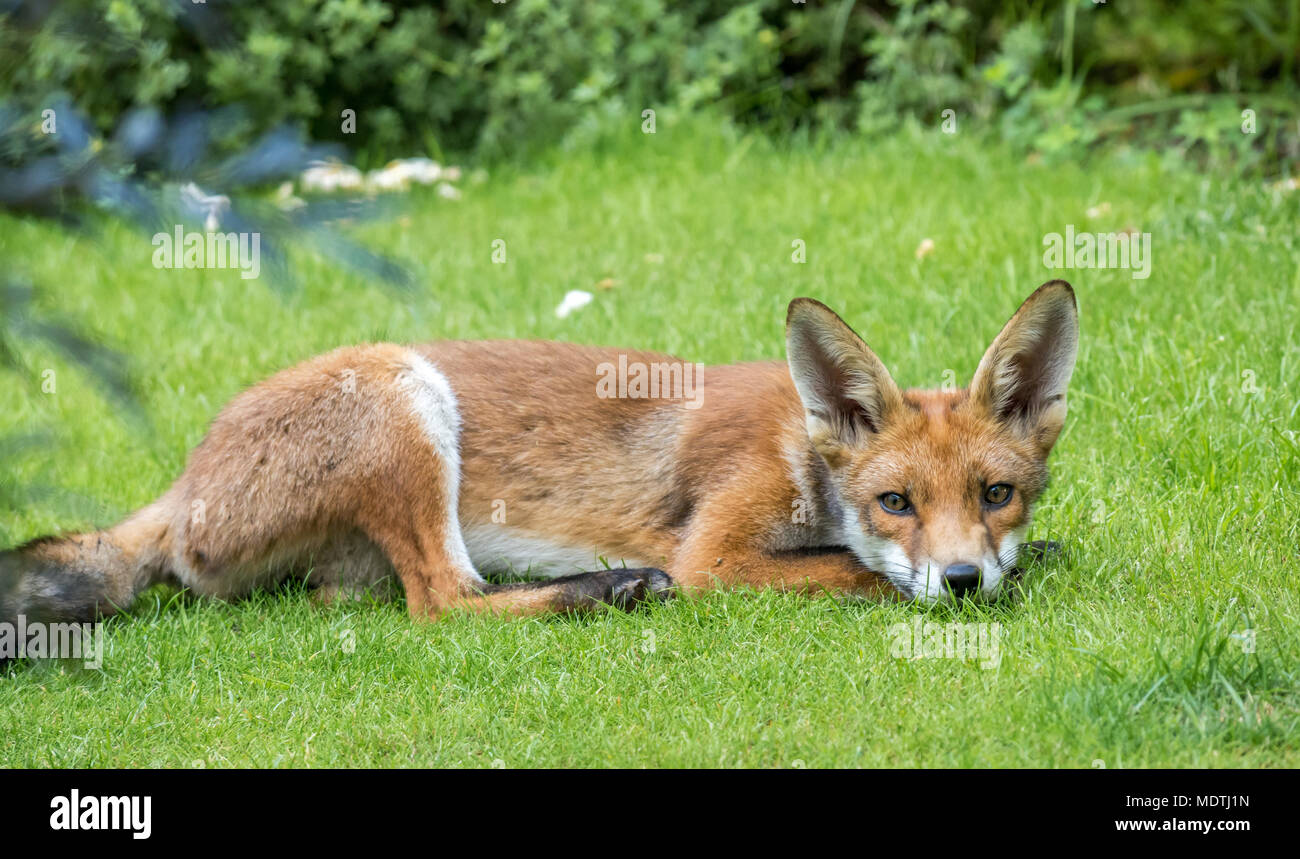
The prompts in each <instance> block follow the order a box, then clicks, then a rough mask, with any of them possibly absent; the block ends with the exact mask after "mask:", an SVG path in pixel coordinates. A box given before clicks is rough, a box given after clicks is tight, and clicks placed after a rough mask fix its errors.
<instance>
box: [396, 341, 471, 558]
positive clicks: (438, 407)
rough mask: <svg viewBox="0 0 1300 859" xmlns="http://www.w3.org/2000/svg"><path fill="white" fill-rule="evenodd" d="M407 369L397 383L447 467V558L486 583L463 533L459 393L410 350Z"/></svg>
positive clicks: (444, 486) (440, 470) (444, 489)
mask: <svg viewBox="0 0 1300 859" xmlns="http://www.w3.org/2000/svg"><path fill="white" fill-rule="evenodd" d="M407 361H408V363H407V368H406V370H405V371H404V372H401V373H399V374H398V377H397V382H398V384H399V385H400V386H401V387H402V388H403V390H404V391H405V392H406V393H407V395H408V396H409V397H410V401H411V409H412V410H413V411H414V412H415V416H416V417H417V418H419V420H420V426H421V427H422V428H423V429H424V434H425V435H426V436H427V437H428V439H429V442H430V444H432V445H433V450H434V453H435V454H436V455H437V457H438V459H439V460H441V462H442V465H443V467H442V468H440V469H439V473H440V474H442V475H443V485H442V490H443V494H444V497H445V498H447V499H448V510H447V528H446V536H445V538H444V549H445V551H446V553H447V557H448V558H450V559H451V562H452V563H453V564H455V565H456V567H457V568H458V569H459V570H460V572H461V573H463V574H464V575H465V576H467V577H469V578H471V579H473V580H475V581H478V582H482V581H483V578H482V577H481V576H479V574H478V573H477V572H476V571H475V570H474V564H473V562H472V561H471V559H470V553H469V550H468V549H467V548H466V547H465V539H464V537H463V536H462V535H461V531H460V518H459V516H458V514H457V499H458V498H459V497H460V426H461V421H460V408H459V407H458V406H457V404H456V394H455V393H454V392H453V391H452V389H451V384H450V383H449V382H448V381H447V377H446V376H444V375H443V374H442V373H441V372H440V371H439V370H438V368H437V367H435V366H434V365H433V364H432V363H430V362H429V361H428V360H426V359H425V358H424V357H423V356H421V355H419V354H417V353H415V352H412V351H408V352H407Z"/></svg>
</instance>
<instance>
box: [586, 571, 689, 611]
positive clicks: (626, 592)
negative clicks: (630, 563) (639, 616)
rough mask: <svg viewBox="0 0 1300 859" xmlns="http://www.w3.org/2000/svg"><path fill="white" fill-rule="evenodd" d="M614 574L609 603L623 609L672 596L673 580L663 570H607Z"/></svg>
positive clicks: (608, 598)
mask: <svg viewBox="0 0 1300 859" xmlns="http://www.w3.org/2000/svg"><path fill="white" fill-rule="evenodd" d="M606 572H608V573H610V574H612V576H613V580H612V581H611V582H610V589H609V594H608V595H607V598H606V599H604V600H602V602H607V603H609V604H610V605H612V606H617V607H618V608H621V609H630V608H632V607H633V606H635V605H636V604H637V603H642V602H650V601H654V600H659V601H662V600H666V599H668V598H670V597H671V596H672V587H673V580H672V579H671V578H669V577H668V574H667V573H665V572H664V571H663V570H656V569H654V568H653V567H640V568H638V569H635V570H607V571H606Z"/></svg>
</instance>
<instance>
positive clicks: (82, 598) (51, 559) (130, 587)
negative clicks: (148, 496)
mask: <svg viewBox="0 0 1300 859" xmlns="http://www.w3.org/2000/svg"><path fill="white" fill-rule="evenodd" d="M168 530H169V528H168V523H167V521H166V519H165V517H164V516H163V515H162V508H161V505H159V504H154V505H151V506H149V507H146V508H144V509H143V510H140V511H139V512H138V513H136V514H135V515H133V516H131V517H130V518H129V519H127V520H126V521H125V522H123V523H122V524H120V525H118V526H116V527H114V528H110V529H108V530H107V531H92V532H87V533H84V534H71V535H67V536H61V537H41V538H40V539H37V540H33V541H31V542H30V543H27V544H25V545H22V546H19V547H18V548H16V549H11V550H8V551H5V552H0V623H16V622H17V619H18V617H19V615H23V616H25V617H26V619H27V620H28V621H39V622H43V623H88V622H90V621H93V620H95V618H96V617H97V616H99V615H110V614H113V613H114V612H116V611H118V610H120V609H124V608H126V607H127V606H129V605H130V604H131V601H132V600H133V599H134V598H135V595H136V594H137V593H139V592H140V591H141V590H142V589H143V588H145V587H148V586H149V585H150V584H152V583H154V582H156V581H160V580H162V579H163V578H165V577H166V576H167V567H168V549H167V544H168Z"/></svg>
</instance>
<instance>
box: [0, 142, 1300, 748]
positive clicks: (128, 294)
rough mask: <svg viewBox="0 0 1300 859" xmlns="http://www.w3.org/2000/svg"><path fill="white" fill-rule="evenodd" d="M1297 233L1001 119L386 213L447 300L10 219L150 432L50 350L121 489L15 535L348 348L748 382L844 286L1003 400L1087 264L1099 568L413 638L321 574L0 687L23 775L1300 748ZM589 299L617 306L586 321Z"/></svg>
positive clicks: (180, 612) (89, 507)
mask: <svg viewBox="0 0 1300 859" xmlns="http://www.w3.org/2000/svg"><path fill="white" fill-rule="evenodd" d="M1297 223H1300V194H1297V193H1295V192H1292V193H1289V194H1287V193H1282V192H1276V191H1270V190H1267V189H1265V187H1264V186H1263V184H1262V183H1260V182H1258V181H1230V180H1228V179H1226V178H1216V177H1215V176H1213V175H1209V176H1207V175H1203V174H1201V173H1200V172H1198V171H1196V170H1195V168H1194V166H1193V165H1186V166H1180V165H1176V164H1174V165H1171V164H1169V163H1168V162H1162V161H1161V160H1159V159H1157V158H1154V157H1150V156H1144V155H1142V154H1140V153H1125V152H1115V153H1112V154H1103V155H1099V156H1097V157H1096V158H1095V160H1094V161H1093V162H1092V163H1091V164H1089V165H1086V166H1080V165H1063V164H1051V163H1043V162H1037V161H1033V160H1030V161H1026V160H1025V159H1024V158H1023V157H1018V156H1013V155H1011V154H1009V153H1007V152H1006V151H1004V150H1002V149H1001V148H999V147H998V146H997V145H994V144H989V143H981V142H979V141H978V140H975V139H970V138H967V137H962V136H955V137H948V136H943V135H935V136H929V135H909V134H900V135H898V136H897V137H895V138H894V139H892V140H891V141H890V142H886V143H878V144H870V145H869V144H866V143H861V142H855V141H849V140H838V141H831V142H828V143H814V142H809V141H804V142H802V143H800V144H798V145H791V146H776V145H773V144H770V143H768V142H766V141H765V140H763V139H760V138H754V137H747V136H738V135H736V134H733V133H729V132H723V131H718V130H716V129H715V128H713V127H711V126H709V125H702V124H690V125H680V126H675V125H673V124H672V123H667V122H663V123H660V126H659V129H658V133H657V134H655V135H641V134H636V135H635V136H634V137H627V138H617V139H611V140H607V141H604V142H602V143H598V144H593V148H592V149H591V150H590V151H575V152H571V153H565V152H561V153H558V154H556V155H554V156H552V157H551V158H550V159H549V160H548V161H546V162H542V163H537V164H534V165H533V166H531V167H530V168H528V169H527V170H522V169H521V170H512V169H501V170H499V171H494V172H493V174H492V175H491V176H490V177H489V178H488V179H487V180H486V181H484V182H481V183H472V182H471V183H466V184H465V193H464V198H463V199H462V200H459V201H448V200H443V199H440V198H438V197H436V196H435V195H433V194H432V193H424V192H417V193H416V194H415V195H414V196H413V198H412V200H411V209H410V211H409V213H408V214H407V215H406V216H405V217H403V218H402V219H398V220H391V221H388V222H385V223H382V224H366V225H362V226H360V227H357V228H356V229H355V234H356V235H357V236H358V237H360V238H362V239H364V240H365V241H366V242H368V243H369V244H371V245H372V246H374V247H376V248H380V249H383V250H386V251H389V252H391V253H393V254H396V255H398V256H401V257H405V258H407V259H409V260H412V261H413V263H414V268H415V271H416V279H417V283H418V287H417V289H416V291H415V293H414V294H413V295H400V294H396V293H394V292H391V291H387V290H386V289H384V288H383V287H380V286H375V285H371V284H369V283H367V282H365V281H363V280H361V279H360V278H359V277H357V276H354V275H350V274H347V273H344V272H340V270H338V269H337V268H335V267H332V266H330V265H327V264H326V263H324V262H323V261H321V260H318V259H313V258H310V257H307V256H305V255H303V256H300V257H299V258H298V259H297V260H296V271H297V273H298V275H299V281H300V286H299V288H298V290H297V291H295V292H291V293H288V294H284V293H281V292H277V291H276V290H274V289H272V288H269V287H268V286H267V285H266V284H265V283H264V282H255V281H246V280H242V279H240V277H239V275H238V272H237V271H218V270H209V271H184V270H160V269H155V268H153V266H152V265H151V262H150V260H151V254H152V251H153V248H152V247H151V245H150V241H149V237H148V236H146V235H142V234H140V233H137V232H133V231H130V230H128V229H126V228H125V227H122V226H120V225H113V224H110V225H106V226H105V228H104V229H103V231H102V233H101V234H100V235H99V236H98V237H96V238H92V237H90V236H78V235H74V234H71V233H69V232H67V231H66V230H64V229H62V228H59V227H55V226H51V225H50V224H48V223H36V222H27V221H21V220H16V219H13V218H8V217H3V218H0V254H2V255H3V258H4V259H5V260H6V268H7V269H8V270H9V271H10V272H17V273H22V274H24V275H26V276H28V277H30V278H31V279H32V280H34V281H35V282H37V283H40V284H45V285H47V286H48V289H47V292H46V293H45V295H44V297H43V298H42V301H43V302H44V306H45V307H46V308H47V309H50V310H53V311H57V312H59V313H61V314H63V315H65V316H67V317H70V318H71V319H73V320H76V321H77V322H78V323H79V324H80V325H81V326H82V327H84V328H85V329H87V330H90V331H94V332H96V334H97V335H98V336H99V337H101V338H102V339H103V340H104V341H105V342H107V343H109V344H111V345H114V346H116V347H118V348H120V349H121V350H123V351H124V352H126V353H128V354H129V355H130V357H131V366H132V369H133V370H134V372H135V375H136V378H137V380H138V383H139V389H140V392H141V400H142V403H143V406H144V411H145V412H146V413H147V415H148V419H149V426H148V427H144V426H142V425H141V424H140V423H139V422H137V421H133V420H131V419H129V418H128V417H126V416H124V415H123V413H122V409H121V407H120V406H119V405H117V404H116V403H115V402H114V401H113V400H112V399H110V398H107V397H105V396H104V395H103V392H102V391H100V390H97V386H96V383H95V382H94V380H93V379H92V378H91V377H89V376H87V375H86V374H84V373H82V372H81V371H80V370H78V369H77V368H76V367H74V366H71V365H69V364H68V363H67V362H65V361H64V360H63V359H62V358H61V357H60V356H59V355H58V354H57V353H55V352H54V351H53V350H51V349H49V348H47V347H46V346H44V345H42V344H40V343H32V344H28V345H27V346H26V347H25V357H26V360H27V363H28V365H29V368H30V374H29V376H19V375H15V374H9V375H7V376H4V377H3V383H2V385H0V436H3V435H5V434H7V433H11V432H15V431H23V432H26V431H30V430H32V429H35V428H45V429H48V430H50V431H52V432H53V433H54V440H53V442H52V444H51V445H50V446H49V447H48V448H43V449H36V450H29V451H26V452H24V453H23V455H21V456H19V457H17V461H10V462H5V463H4V466H3V470H0V480H5V481H14V482H15V483H24V484H26V483H38V484H45V485H56V486H59V487H64V488H66V489H71V490H75V491H76V492H77V493H79V494H80V495H81V496H84V497H85V498H87V499H92V500H93V502H92V503H87V504H81V505H75V504H74V505H71V506H72V507H73V508H75V509H73V510H70V509H69V506H70V505H69V504H68V503H67V502H66V500H60V499H59V498H58V496H54V495H37V496H35V497H34V498H33V499H32V501H31V502H30V503H29V504H28V505H27V506H26V507H25V508H24V509H21V510H0V545H11V544H13V543H16V542H19V541H22V540H25V539H27V538H30V537H33V536H37V535H39V534H42V533H47V532H51V531H60V530H70V529H77V528H85V527H88V526H92V525H104V524H108V523H110V522H111V521H113V520H114V518H115V517H117V516H120V515H122V514H124V513H126V512H128V511H130V510H131V509H133V508H135V507H137V506H139V505H142V504H144V503H146V502H148V501H150V500H152V499H153V498H154V497H156V496H157V495H158V494H159V493H161V492H162V491H163V490H164V489H165V488H166V487H167V485H168V483H169V482H170V481H171V480H172V479H173V478H174V477H175V476H176V475H177V474H178V473H179V472H180V470H181V468H182V466H183V463H184V460H185V456H186V453H187V451H188V450H189V449H190V448H191V447H192V446H193V445H195V444H196V443H197V442H198V441H199V440H200V439H201V438H202V436H203V433H204V430H205V427H206V426H207V424H208V422H209V421H210V420H211V419H212V417H213V416H214V415H215V414H216V412H217V410H218V409H219V408H220V407H221V405H222V404H223V403H224V402H225V401H226V400H227V399H229V398H230V397H231V396H232V395H234V394H235V393H236V392H238V391H239V390H240V389H242V388H243V387H245V386H247V385H249V384H250V383H252V382H254V381H256V380H258V379H260V378H262V377H264V376H266V375H267V374H269V373H271V372H273V371H275V370H276V369H278V368H281V367H284V366H287V365H289V364H291V363H293V362H296V361H298V360H300V359H303V358H306V357H308V356H310V355H313V354H315V353H317V352H320V351H323V350H327V349H330V348H332V347H335V346H338V345H341V344H346V343H356V342H362V341H368V340H398V341H418V340H425V339H435V338H442V337H457V338H474V337H530V338H534V337H537V338H554V339H565V340H573V341H577V342H584V343H604V344H611V345H624V346H629V347H631V346H635V347H642V348H654V349H660V350H665V351H670V352H674V353H677V354H679V355H680V356H682V357H683V358H689V359H692V360H697V361H702V362H704V363H706V364H721V363H726V362H731V361H740V360H748V359H757V358H773V357H780V356H782V355H783V336H782V325H783V322H784V316H785V306H786V304H787V302H788V301H789V300H790V299H791V298H793V297H795V296H800V295H810V296H814V297H817V298H819V299H821V300H822V301H824V302H826V303H828V304H829V305H831V306H832V307H834V308H835V309H837V310H838V311H839V312H840V313H841V314H842V315H843V316H844V317H845V319H847V320H848V321H849V322H850V324H852V325H853V326H854V327H855V328H857V330H858V331H859V332H860V333H861V334H863V336H864V337H865V338H866V340H867V341H868V342H869V343H870V344H871V345H872V347H873V348H874V349H875V351H876V352H877V353H878V354H879V355H880V356H881V357H882V359H883V360H884V361H885V362H886V364H887V365H888V366H889V367H890V369H891V370H892V372H893V374H894V376H895V378H896V379H898V380H899V382H900V383H901V384H905V385H914V386H928V387H937V386H939V385H941V384H942V383H943V382H944V381H945V380H946V379H951V378H953V376H952V372H955V377H956V378H957V379H958V380H959V381H960V383H963V384H964V383H965V381H967V380H968V379H969V376H970V373H971V372H972V371H973V370H974V367H975V365H976V362H977V361H978V359H979V357H980V355H981V354H982V352H983V349H984V348H985V346H986V345H987V344H988V342H989V341H990V340H991V339H992V338H993V336H994V335H995V334H996V333H997V331H998V329H999V327H1000V326H1001V325H1002V323H1003V322H1004V321H1005V320H1006V319H1007V317H1009V316H1010V314H1011V313H1012V311H1013V310H1014V309H1015V308H1016V306H1017V304H1018V303H1019V302H1020V300H1021V299H1023V298H1024V296H1026V295H1028V294H1029V292H1030V291H1031V290H1032V289H1033V288H1034V287H1036V286H1038V285H1039V284H1040V283H1042V282H1043V281H1045V280H1049V279H1051V278H1053V277H1064V278H1065V279H1067V280H1069V281H1070V282H1071V283H1073V284H1074V286H1075V288H1076V290H1077V292H1078V295H1079V302H1080V309H1081V321H1082V343H1081V348H1080V355H1079V362H1078V368H1077V370H1076V372H1075V375H1074V380H1073V382H1072V385H1071V395H1072V396H1071V412H1070V418H1069V421H1068V423H1067V426H1066V429H1065V432H1064V433H1063V435H1062V437H1061V440H1060V442H1059V443H1058V445H1057V448H1056V451H1055V453H1054V455H1053V479H1052V486H1051V488H1050V489H1049V491H1048V493H1047V495H1046V496H1045V497H1044V499H1043V501H1042V502H1041V504H1040V506H1039V509H1038V513H1037V517H1036V521H1035V527H1034V531H1033V533H1032V534H1031V536H1032V537H1039V538H1052V539H1058V540H1061V541H1063V542H1064V543H1065V544H1066V546H1067V548H1068V555H1067V557H1066V558H1064V559H1061V560H1056V561H1052V562H1049V563H1046V564H1044V565H1042V566H1039V567H1037V568H1035V569H1034V570H1032V571H1031V574H1030V576H1029V578H1028V579H1027V581H1026V583H1025V586H1024V588H1023V590H1022V592H1021V594H1020V595H1019V597H1018V598H1017V599H1014V600H1006V601H1003V602H1002V603H999V604H996V605H991V606H973V605H966V606H964V607H962V608H960V609H958V610H952V609H944V608H934V609H929V610H926V609H923V608H920V607H917V606H914V605H909V604H888V605H871V604H856V603H838V602H834V601H830V600H806V599H801V598H799V597H797V596H793V595H786V594H779V593H773V592H761V593H760V592H731V593H717V594H713V595H710V596H708V597H706V598H703V599H700V600H696V601H687V600H679V601H676V602H672V603H669V604H665V605H660V606H654V607H651V608H648V609H645V610H641V611H638V612H635V613H631V614H624V613H619V612H613V611H611V612H603V613H600V614H597V615H593V616H589V617H583V618H558V619H547V620H522V621H519V620H516V621H504V620H498V619H493V618H484V617H469V616H458V617H453V618H450V619H446V620H444V621H441V622H439V623H436V624H420V625H413V624H412V623H411V622H410V621H409V620H408V618H407V616H406V613H405V610H404V607H403V606H402V605H400V604H382V603H376V604H355V605H343V606H334V607H329V608H321V607H318V606H317V605H316V604H315V603H314V602H312V601H311V600H310V598H309V597H308V596H307V595H306V594H305V593H303V592H302V591H301V590H292V589H290V590H286V591H283V592H275V593H266V594H259V595H258V596H257V597H255V598H254V599H252V600H249V601H245V602H243V603H239V604H221V603H206V602H199V601H193V600H189V599H186V598H182V597H179V596H177V595H176V594H174V593H171V592H168V591H165V590H161V589H158V590H154V591H151V592H150V593H149V594H147V595H146V597H145V598H143V599H141V600H140V601H139V602H138V603H137V605H136V607H135V609H134V610H133V611H132V612H131V613H130V614H129V615H126V616H123V617H119V618H115V619H114V620H112V621H111V622H110V624H109V628H110V629H109V634H108V645H107V647H106V652H105V656H104V665H103V669H102V670H100V671H89V670H82V669H69V668H65V667H60V666H58V665H55V664H49V663H46V664H37V665H31V664H17V665H11V666H10V667H8V668H7V669H4V671H3V673H0V765H4V766H165V767H194V766H207V767H228V766H259V767H260V766H294V767H298V766H446V767H489V766H497V767H501V766H504V767H511V768H514V767H530V766H622V767H627V766H631V767H636V766H709V767H711V766H726V767H732V766H745V767H750V766H753V767H799V766H807V767H843V766H1017V767H1092V766H1105V767H1108V768H1118V767H1138V766H1209V767H1236V766H1249V767H1257V766H1270V767H1275V766H1293V767H1294V766H1298V765H1300V751H1298V750H1297V737H1298V735H1300V587H1298V586H1297V580H1296V569H1297V566H1298V565H1300V528H1298V527H1297V524H1296V523H1297V521H1298V520H1300V492H1298V491H1297V487H1298V486H1300V449H1298V447H1297V446H1298V444H1300V438H1298V437H1297V429H1300V415H1298V414H1297V409H1298V403H1300V390H1298V389H1297V381H1298V379H1300V345H1298V344H1300V340H1298V339H1297V331H1296V327H1297V325H1296V320H1297V316H1298V314H1297V310H1296V307H1297V304H1298V303H1300V246H1298V241H1297V239H1298V237H1297V233H1296V224H1297ZM1068 224H1073V225H1074V226H1075V229H1076V230H1077V231H1093V232H1111V231H1115V230H1120V229H1124V228H1129V227H1133V228H1137V229H1138V230H1139V231H1141V232H1149V233H1150V234H1151V236H1152V238H1151V247H1152V257H1153V264H1152V268H1151V275H1150V277H1149V278H1148V279H1136V278H1134V277H1133V276H1132V272H1130V271H1125V270H1099V269H1078V270H1057V271H1051V270H1048V269H1047V268H1045V266H1044V263H1043V250H1044V247H1043V237H1044V236H1045V235H1046V234H1049V233H1052V232H1064V230H1065V228H1066V225H1068ZM497 239H500V240H503V241H504V242H505V248H506V262H505V263H504V264H498V263H494V262H493V258H492V253H493V242H494V241H495V240H497ZM925 239H930V240H932V242H933V251H932V252H930V253H928V254H925V255H922V256H921V257H920V258H918V254H917V250H918V247H919V246H920V245H921V243H922V242H923V240H925ZM796 240H802V242H803V243H804V246H805V248H806V262H804V263H796V262H794V261H792V254H794V252H795V251H794V243H795V241H796ZM609 281H612V282H613V285H612V288H607V289H603V288H599V287H598V286H597V284H600V283H601V282H606V284H608V282H609ZM570 289H587V290H590V291H592V292H593V293H594V295H595V299H594V301H593V303H592V304H590V305H589V306H587V307H585V308H582V309H580V310H578V311H577V312H575V313H574V314H572V315H570V316H569V317H567V318H565V319H559V318H557V317H556V315H555V313H554V309H555V307H556V305H557V304H559V302H560V301H561V299H562V297H563V296H564V294H565V292H566V291H567V290H570ZM45 369H53V370H54V371H55V377H54V378H55V379H56V380H57V384H56V389H55V392H54V393H44V392H43V391H42V388H41V381H42V377H41V375H40V374H41V372H42V371H44V370H45ZM949 371H952V372H949ZM918 613H922V614H926V615H928V617H927V619H928V620H932V621H935V622H940V623H946V622H949V621H953V620H959V621H961V622H963V623H980V622H982V623H990V624H991V623H996V624H998V625H999V626H1000V629H1001V639H1000V641H1001V646H1000V655H1001V658H1000V662H999V663H998V665H997V667H996V668H983V667H981V665H980V664H979V663H977V662H976V661H965V660H961V659H948V658H923V659H901V658H895V657H893V656H891V646H890V645H891V641H892V637H891V635H890V633H889V630H890V628H891V627H892V626H894V625H895V624H899V623H907V624H911V623H912V622H913V619H914V618H915V617H916V616H917V615H918Z"/></svg>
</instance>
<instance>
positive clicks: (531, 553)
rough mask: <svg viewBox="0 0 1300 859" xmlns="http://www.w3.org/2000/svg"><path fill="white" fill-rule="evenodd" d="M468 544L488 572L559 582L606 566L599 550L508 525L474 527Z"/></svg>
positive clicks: (617, 562)
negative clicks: (535, 577)
mask: <svg viewBox="0 0 1300 859" xmlns="http://www.w3.org/2000/svg"><path fill="white" fill-rule="evenodd" d="M465 543H466V545H467V546H468V547H469V557H470V559H471V560H472V561H473V563H474V566H475V567H477V568H478V569H480V570H483V571H484V572H493V573H504V572H515V573H527V574H529V575H533V576H541V577H543V578H555V577H557V576H567V575H569V574H571V573H581V572H585V571H587V570H599V569H601V567H602V566H603V565H602V564H601V562H600V558H599V557H598V552H597V550H596V548H595V547H592V546H588V547H581V546H572V545H565V544H563V543H558V542H555V541H553V540H549V539H547V538H545V537H542V536H540V535H538V534H534V533H531V532H528V531H524V530H522V529H520V528H510V527H508V526H506V525H494V524H486V525H470V526H469V527H467V528H466V529H465ZM605 560H606V561H608V562H609V565H610V566H611V567H615V568H617V567H621V566H624V565H626V566H628V567H631V568H635V567H649V566H653V565H652V564H649V563H647V562H645V561H639V560H634V559H632V558H611V557H609V556H605Z"/></svg>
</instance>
